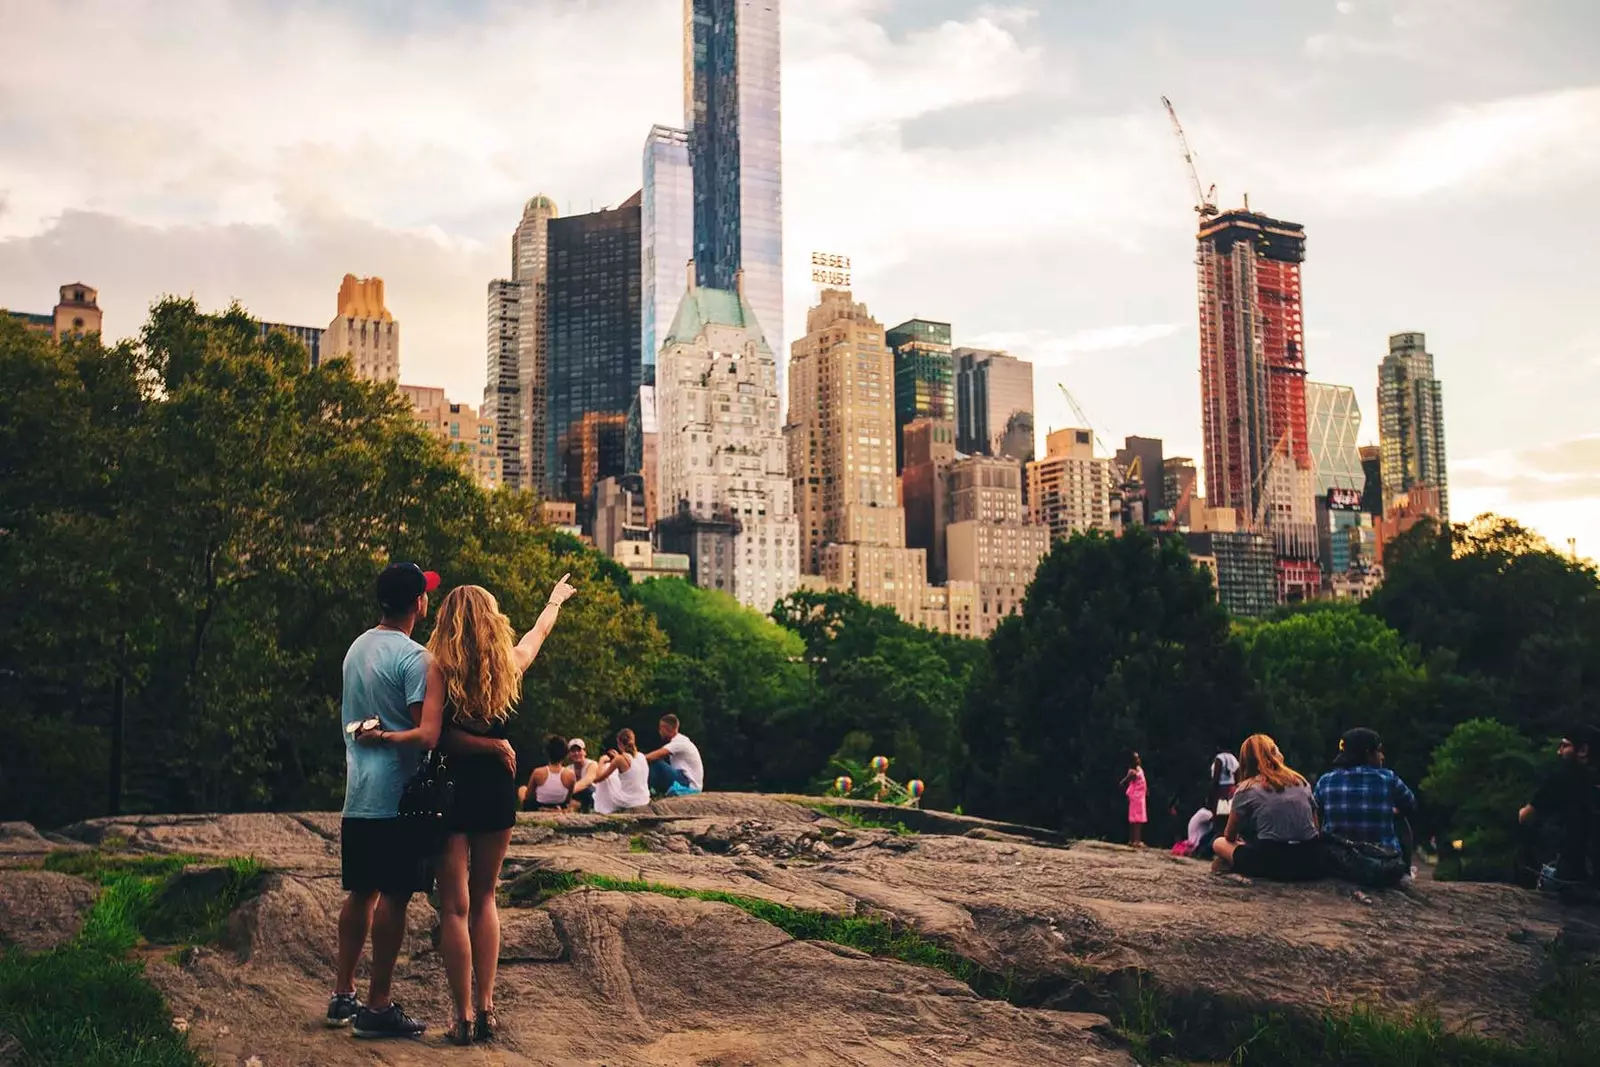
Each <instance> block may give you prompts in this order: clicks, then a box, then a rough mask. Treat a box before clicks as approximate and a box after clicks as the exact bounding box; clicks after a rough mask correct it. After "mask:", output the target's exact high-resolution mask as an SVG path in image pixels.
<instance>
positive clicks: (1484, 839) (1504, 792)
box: [1422, 719, 1541, 880]
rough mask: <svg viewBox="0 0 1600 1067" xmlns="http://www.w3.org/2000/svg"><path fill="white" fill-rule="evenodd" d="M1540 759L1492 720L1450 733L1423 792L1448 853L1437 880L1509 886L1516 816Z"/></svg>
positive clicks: (1471, 723) (1509, 729)
mask: <svg viewBox="0 0 1600 1067" xmlns="http://www.w3.org/2000/svg"><path fill="white" fill-rule="evenodd" d="M1540 763H1541V761H1540V758H1539V755H1538V752H1537V750H1536V748H1535V746H1534V743H1533V742H1532V741H1530V740H1528V739H1527V738H1526V737H1524V736H1523V735H1522V734H1520V733H1518V732H1517V730H1516V729H1515V728H1513V727H1511V726H1508V725H1506V724H1505V723H1502V722H1495V721H1494V720H1492V719H1472V720H1470V721H1468V722H1464V723H1462V724H1461V725H1460V726H1457V727H1456V728H1455V729H1454V730H1452V731H1451V732H1450V736H1449V737H1447V738H1446V739H1445V741H1444V743H1443V744H1442V745H1440V746H1439V748H1438V751H1436V752H1435V753H1434V754H1433V761H1432V763H1431V765H1430V766H1429V769H1428V776H1427V777H1426V778H1425V779H1423V782H1422V788H1423V790H1424V791H1425V792H1426V794H1427V796H1428V799H1429V800H1430V802H1431V803H1433V804H1434V805H1436V806H1438V807H1439V808H1440V809H1441V811H1442V815H1443V833H1442V840H1443V841H1446V842H1453V841H1457V840H1459V841H1460V842H1461V843H1462V845H1461V848H1460V849H1456V848H1454V846H1453V845H1451V846H1450V847H1448V848H1447V849H1446V854H1447V856H1448V857H1449V858H1448V860H1446V861H1444V862H1441V863H1440V866H1439V875H1440V877H1443V878H1451V877H1460V878H1466V879H1470V880H1502V879H1504V880H1512V879H1514V878H1515V876H1516V868H1517V864H1518V845H1519V829H1518V826H1517V810H1518V809H1519V808H1520V807H1521V806H1522V805H1523V804H1526V803H1527V802H1528V798H1529V797H1531V796H1532V795H1533V792H1534V789H1535V787H1536V785H1537V778H1538V774H1539V770H1540Z"/></svg>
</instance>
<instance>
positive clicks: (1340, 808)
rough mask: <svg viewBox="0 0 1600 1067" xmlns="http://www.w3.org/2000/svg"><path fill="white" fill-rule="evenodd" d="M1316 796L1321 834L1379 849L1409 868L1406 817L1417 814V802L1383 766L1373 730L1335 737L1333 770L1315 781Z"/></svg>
mask: <svg viewBox="0 0 1600 1067" xmlns="http://www.w3.org/2000/svg"><path fill="white" fill-rule="evenodd" d="M1314 792H1315V794H1316V798H1317V806H1318V807H1319V808H1320V809H1321V811H1322V830H1323V832H1324V833H1328V834H1334V835H1336V836H1338V837H1344V838H1348V839H1350V840H1351V841H1370V842H1372V843H1373V844H1375V845H1382V846H1383V847H1384V848H1389V849H1393V850H1394V851H1395V852H1397V853H1400V854H1401V855H1403V856H1404V857H1405V860H1406V863H1407V864H1408V865H1409V864H1410V862H1411V848H1410V841H1409V838H1410V836H1411V834H1410V829H1411V828H1410V824H1409V823H1408V822H1406V819H1407V818H1408V817H1409V816H1410V815H1411V814H1412V813H1413V812H1415V811H1416V810H1417V798H1416V797H1415V796H1413V795H1412V793H1411V790H1410V789H1409V788H1407V787H1406V784H1405V782H1403V781H1401V780H1400V776H1399V775H1398V774H1395V773H1394V772H1393V771H1391V770H1389V769H1388V768H1386V767H1384V765H1383V741H1382V739H1380V738H1379V737H1378V734H1377V731H1375V730H1368V729H1367V728H1366V727H1357V728H1356V729H1354V730H1350V731H1347V732H1346V733H1345V735H1344V736H1343V737H1342V738H1340V739H1339V755H1338V756H1336V757H1335V758H1334V761H1333V770H1331V771H1329V772H1328V773H1327V774H1324V775H1323V776H1322V777H1321V778H1319V779H1317V787H1316V789H1315V791H1314ZM1402 828H1403V830H1404V836H1405V838H1406V839H1407V840H1405V841H1402V839H1401V832H1402Z"/></svg>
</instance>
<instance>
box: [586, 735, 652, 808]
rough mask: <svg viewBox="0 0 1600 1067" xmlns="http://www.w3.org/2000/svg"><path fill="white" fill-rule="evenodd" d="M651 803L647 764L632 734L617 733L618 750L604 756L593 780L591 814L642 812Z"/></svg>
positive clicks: (648, 765) (648, 766) (648, 767)
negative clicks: (640, 810) (632, 810)
mask: <svg viewBox="0 0 1600 1067" xmlns="http://www.w3.org/2000/svg"><path fill="white" fill-rule="evenodd" d="M649 803H650V764H649V763H648V762H646V761H645V759H644V757H643V756H641V755H639V745H638V743H637V741H635V740H634V736H633V731H632V730H629V729H627V728H626V727H624V728H623V729H621V730H618V731H617V747H616V748H615V749H614V750H612V751H611V752H609V753H607V754H606V760H605V765H604V766H602V767H601V768H600V773H599V774H598V775H597V776H596V777H595V785H594V810H595V811H597V812H599V813H600V814H601V815H610V814H611V813H612V812H617V811H623V810H626V809H628V808H642V807H645V806H646V805H648V804H649Z"/></svg>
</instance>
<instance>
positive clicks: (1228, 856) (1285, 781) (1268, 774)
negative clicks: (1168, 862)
mask: <svg viewBox="0 0 1600 1067" xmlns="http://www.w3.org/2000/svg"><path fill="white" fill-rule="evenodd" d="M1211 848H1212V851H1213V852H1215V853H1216V859H1215V860H1213V861H1212V867H1211V869H1212V870H1213V871H1217V872H1222V871H1228V870H1233V871H1236V872H1237V873H1239V874H1244V875H1250V876H1252V877H1257V878H1271V879H1275V880H1277V881H1284V882H1298V881H1305V880H1308V879H1312V878H1316V877H1318V876H1319V875H1320V874H1321V873H1322V864H1321V862H1320V857H1319V855H1318V852H1317V813H1316V808H1315V806H1314V804H1313V803H1312V798H1311V787H1310V785H1308V784H1307V783H1306V780H1305V778H1303V777H1301V776H1300V775H1299V774H1297V773H1295V772H1294V771H1293V770H1291V769H1290V768H1289V766H1288V765H1287V764H1286V763H1284V760H1283V753H1282V752H1280V751H1278V744H1277V742H1276V741H1274V740H1273V739H1272V738H1270V737H1268V736H1267V735H1266V734H1252V735H1251V736H1250V737H1248V738H1246V739H1245V742H1244V747H1243V748H1241V749H1240V750H1239V785H1238V788H1237V789H1236V790H1234V794H1233V808H1232V810H1231V811H1230V812H1229V813H1228V825H1227V828H1226V829H1225V830H1224V831H1223V835H1222V836H1221V837H1219V838H1218V839H1217V840H1215V841H1213V842H1212V844H1211Z"/></svg>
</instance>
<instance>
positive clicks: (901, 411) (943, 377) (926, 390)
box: [884, 319, 959, 471]
mask: <svg viewBox="0 0 1600 1067" xmlns="http://www.w3.org/2000/svg"><path fill="white" fill-rule="evenodd" d="M884 336H885V339H886V340H887V341H888V344H889V347H890V348H891V349H893V350H894V424H895V452H894V454H895V465H896V470H897V471H898V470H899V468H901V467H904V466H905V454H906V453H905V426H906V423H908V422H911V421H913V420H915V419H932V420H934V421H935V422H948V423H949V424H950V426H951V429H955V428H956V399H955V361H954V359H953V358H952V357H951V354H950V324H949V323H948V322H933V321H930V320H928V319H908V320H906V321H905V322H902V323H901V324H900V325H898V326H896V327H895V328H894V329H892V330H889V331H888V332H887V333H886V334H885V335H884ZM957 447H958V449H959V445H958V446H957Z"/></svg>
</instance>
